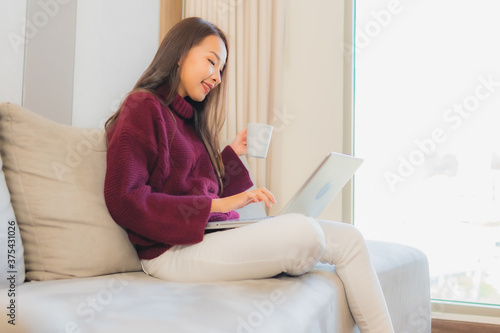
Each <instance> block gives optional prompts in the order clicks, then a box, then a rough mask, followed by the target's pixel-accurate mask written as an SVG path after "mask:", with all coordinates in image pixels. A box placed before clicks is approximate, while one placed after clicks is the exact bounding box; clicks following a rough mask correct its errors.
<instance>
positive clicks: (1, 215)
mask: <svg viewBox="0 0 500 333" xmlns="http://www.w3.org/2000/svg"><path fill="white" fill-rule="evenodd" d="M2 168H3V163H2V158H1V156H0V253H1V254H2V257H1V260H0V272H1V276H0V289H3V288H7V289H9V288H10V287H11V285H12V284H15V285H19V284H22V283H23V282H24V249H23V244H22V241H21V232H20V231H19V227H18V225H17V222H16V217H15V216H14V210H13V209H12V205H11V203H10V194H9V190H8V188H7V184H6V183H5V177H4V174H3V170H2Z"/></svg>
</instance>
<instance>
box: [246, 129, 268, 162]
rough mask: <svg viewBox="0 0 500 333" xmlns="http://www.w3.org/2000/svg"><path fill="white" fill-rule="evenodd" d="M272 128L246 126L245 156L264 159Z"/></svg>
mask: <svg viewBox="0 0 500 333" xmlns="http://www.w3.org/2000/svg"><path fill="white" fill-rule="evenodd" d="M272 133H273V127H272V126H271V125H267V124H259V123H249V124H247V155H248V156H250V157H257V158H266V156H267V151H268V149H269V143H270V142H271V135H272Z"/></svg>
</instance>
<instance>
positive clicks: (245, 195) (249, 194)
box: [210, 187, 276, 213]
mask: <svg viewBox="0 0 500 333" xmlns="http://www.w3.org/2000/svg"><path fill="white" fill-rule="evenodd" d="M262 201H263V202H264V203H265V204H266V206H267V207H272V206H273V204H275V203H276V199H275V198H274V196H273V194H272V193H271V192H269V190H268V189H266V188H264V187H262V188H258V189H255V190H252V191H245V192H241V193H238V194H235V195H232V196H230V197H226V198H221V199H213V200H212V208H211V210H210V212H211V213H227V212H230V211H232V210H235V209H239V208H242V207H245V206H246V205H248V204H250V203H254V202H262Z"/></svg>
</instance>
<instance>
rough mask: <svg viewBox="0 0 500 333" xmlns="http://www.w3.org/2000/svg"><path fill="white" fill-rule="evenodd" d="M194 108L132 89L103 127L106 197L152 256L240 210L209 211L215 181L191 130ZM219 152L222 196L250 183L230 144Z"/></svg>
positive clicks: (198, 236) (194, 238) (195, 238)
mask: <svg viewBox="0 0 500 333" xmlns="http://www.w3.org/2000/svg"><path fill="white" fill-rule="evenodd" d="M193 112H194V110H193V107H192V106H191V104H189V103H188V102H187V101H186V100H185V99H184V98H182V97H181V96H179V95H177V97H176V99H175V100H174V101H173V102H172V104H171V105H170V107H169V108H167V107H165V106H163V105H162V104H161V103H160V102H159V100H158V98H157V97H155V96H154V95H152V94H150V93H147V92H136V93H133V94H131V95H130V96H129V97H128V98H127V99H126V101H125V102H124V104H123V107H122V111H121V113H120V116H119V117H118V118H117V120H116V122H115V124H114V125H113V127H112V128H111V129H110V131H109V132H108V142H109V144H108V150H107V170H106V179H105V186H104V196H105V199H106V205H107V207H108V210H109V213H110V214H111V216H112V217H113V219H114V220H115V221H116V223H118V224H119V225H120V226H122V227H123V228H124V229H125V230H126V231H127V233H128V236H129V239H130V241H131V242H132V244H133V245H134V246H135V248H136V250H137V253H138V255H139V258H141V259H153V258H156V257H158V256H159V255H161V254H162V253H163V252H165V251H166V250H168V249H169V248H170V247H172V246H173V245H178V244H194V243H198V242H201V241H202V240H203V235H204V231H205V226H206V223H207V221H209V220H210V221H213V220H227V219H232V218H237V217H238V213H236V212H234V211H233V212H229V213H226V214H223V213H210V209H211V205H212V199H214V198H218V195H217V193H218V192H219V185H218V182H217V178H216V175H215V171H214V169H213V166H212V163H211V161H210V158H209V155H208V152H207V150H206V148H205V145H204V144H203V142H202V141H201V139H200V137H199V136H198V135H197V134H196V132H195V129H194V126H193ZM222 159H223V162H224V166H225V170H226V176H225V179H224V180H223V183H224V188H223V194H222V197H224V196H230V195H234V194H237V193H240V192H242V191H244V190H246V189H248V188H249V187H251V186H252V185H253V184H252V181H251V180H250V176H249V174H248V171H247V169H246V168H245V166H244V165H243V164H242V163H241V160H240V159H239V157H238V156H237V155H236V153H235V152H234V151H233V150H232V149H231V147H229V146H227V147H226V148H225V149H224V150H223V151H222Z"/></svg>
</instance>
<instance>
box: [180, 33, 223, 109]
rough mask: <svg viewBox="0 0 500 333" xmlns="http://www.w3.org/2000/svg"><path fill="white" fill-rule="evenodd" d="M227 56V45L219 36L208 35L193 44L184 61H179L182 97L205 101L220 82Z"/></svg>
mask: <svg viewBox="0 0 500 333" xmlns="http://www.w3.org/2000/svg"><path fill="white" fill-rule="evenodd" d="M226 58H227V51H226V47H225V45H224V42H223V41H222V39H220V38H219V37H218V36H208V37H206V38H205V39H203V41H202V42H201V43H200V44H198V45H196V46H193V47H192V48H191V50H189V52H188V54H187V55H186V58H184V61H182V62H180V63H179V66H180V82H179V86H178V87H177V93H178V94H179V95H180V96H182V97H187V96H189V97H190V98H191V99H192V100H193V101H197V102H201V101H203V100H204V99H205V97H206V96H207V95H208V93H209V92H210V91H211V90H212V89H213V88H215V87H216V86H217V85H218V84H219V83H220V81H221V71H222V69H223V68H224V65H225V64H226Z"/></svg>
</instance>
